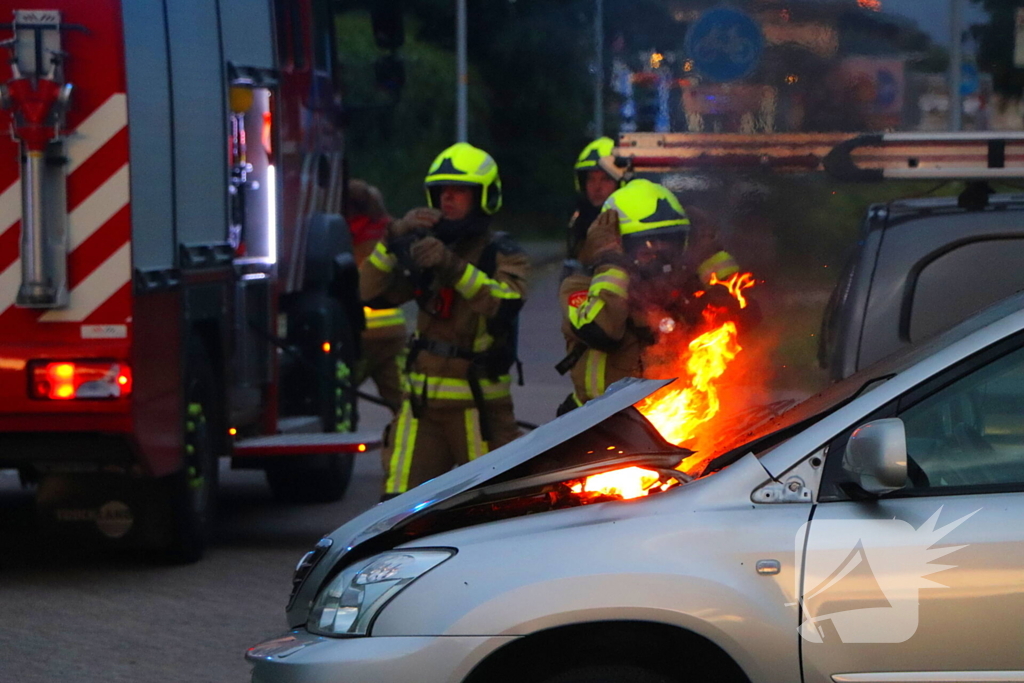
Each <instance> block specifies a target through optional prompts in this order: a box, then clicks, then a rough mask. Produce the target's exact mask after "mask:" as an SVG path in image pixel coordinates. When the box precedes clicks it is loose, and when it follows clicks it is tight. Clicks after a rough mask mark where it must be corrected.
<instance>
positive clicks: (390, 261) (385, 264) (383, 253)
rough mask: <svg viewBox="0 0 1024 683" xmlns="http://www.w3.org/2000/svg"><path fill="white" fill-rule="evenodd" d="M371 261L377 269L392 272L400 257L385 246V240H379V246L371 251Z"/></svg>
mask: <svg viewBox="0 0 1024 683" xmlns="http://www.w3.org/2000/svg"><path fill="white" fill-rule="evenodd" d="M369 261H370V264H371V265H373V267H374V268H376V269H377V270H380V271H383V272H385V273H390V272H391V271H392V270H394V269H395V265H396V264H397V263H398V258H397V257H396V256H395V255H394V254H392V253H391V252H390V251H388V248H387V247H385V246H384V243H383V242H377V246H376V247H374V248H373V251H372V252H370V259H369Z"/></svg>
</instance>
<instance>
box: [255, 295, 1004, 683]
mask: <svg viewBox="0 0 1024 683" xmlns="http://www.w3.org/2000/svg"><path fill="white" fill-rule="evenodd" d="M965 286H966V285H965ZM662 384H663V383H661V382H655V381H639V380H634V381H626V382H623V383H621V384H620V385H619V386H618V387H616V390H615V391H613V392H610V393H609V394H607V395H606V396H604V397H602V398H601V399H599V400H596V401H593V402H592V403H590V404H588V405H587V406H585V407H584V408H582V409H580V410H577V411H575V412H573V413H570V414H569V415H566V416H564V417H562V418H560V419H558V420H555V421H554V422H552V423H550V424H547V425H545V426H544V427H542V428H540V429H538V430H536V431H534V432H533V433H531V434H529V435H527V436H526V437H524V438H522V439H520V440H518V441H516V442H514V443H512V444H510V445H508V446H506V447H504V448H502V449H499V450H497V451H494V452H492V453H490V454H488V455H487V456H485V457H483V458H480V459H478V460H476V461H474V462H471V463H469V464H468V465H465V466H463V467H461V468H459V469H457V470H454V471H452V472H449V473H448V474H446V475H444V476H442V477H439V478H437V479H435V480H432V481H430V482H427V483H426V484H424V485H422V486H420V487H418V488H416V489H414V490H412V491H410V492H408V493H407V494H405V495H403V496H401V497H399V498H396V499H394V500H391V501H389V502H387V503H383V504H381V505H378V506H376V507H374V508H372V509H370V510H368V511H367V512H365V513H364V514H362V515H361V516H359V517H357V518H355V519H353V520H352V521H351V522H349V523H348V524H346V525H345V526H343V527H341V528H340V529H338V530H337V531H335V532H334V533H332V534H331V535H330V536H328V537H325V538H324V539H323V540H321V541H320V543H318V544H317V546H316V548H315V549H314V550H312V551H311V552H310V553H308V554H307V555H306V556H305V557H304V558H303V559H302V562H301V563H300V564H299V567H298V568H297V571H296V575H295V579H294V582H295V585H294V588H293V595H292V599H291V603H290V604H289V606H288V619H289V623H290V625H291V626H292V629H293V630H291V631H290V632H288V633H287V634H285V635H284V636H282V637H280V638H277V639H275V640H270V641H268V642H265V643H262V644H260V645H258V646H256V647H254V648H252V649H250V651H249V652H248V655H247V657H248V659H249V661H250V662H251V663H252V664H253V665H254V670H253V680H254V681H258V682H260V683H271V682H274V683H283V682H285V681H294V682H304V681H335V682H341V683H344V682H348V681H351V682H353V683H372V682H375V681H380V682H382V683H383V682H389V683H390V682H396V681H410V682H416V683H433V682H437V683H441V682H442V681H444V682H455V681H470V682H473V683H482V682H487V683H493V682H502V681H546V682H550V683H605V682H611V681H624V682H632V683H659V682H661V683H667V682H672V681H680V682H681V681H722V682H725V681H728V682H732V681H754V682H757V683H769V682H778V683H793V682H794V681H836V682H839V681H842V682H854V681H859V682H873V683H874V682H879V683H880V682H883V681H902V682H911V681H913V682H922V683H923V682H925V681H958V682H961V683H966V682H974V683H980V682H982V681H1024V296H1020V295H1018V296H1016V297H1013V298H1011V299H1008V300H1006V301H1005V302H1003V303H1001V304H998V305H996V306H994V307H993V308H990V309H988V310H986V311H984V312H983V313H981V314H979V315H977V316H975V317H974V318H972V319H971V320H969V321H967V322H965V323H963V324H961V325H960V326H958V327H957V328H955V329H953V330H951V331H950V332H947V333H945V334H944V335H942V336H941V337H938V338H935V339H934V340H932V341H931V342H928V343H925V344H923V345H919V346H916V347H912V348H910V349H908V350H906V351H904V352H903V353H901V354H900V355H898V356H894V357H891V358H889V359H887V360H885V361H883V362H881V363H879V364H876V365H874V366H872V367H870V368H868V369H867V370H865V371H862V372H860V373H858V374H856V375H854V376H852V377H850V378H849V379H847V380H844V381H843V382H841V383H839V384H835V385H833V386H832V387H831V388H829V389H828V390H827V391H825V392H824V393H822V394H819V395H817V396H815V397H813V398H811V399H809V400H808V401H806V402H804V403H802V404H800V405H799V406H796V407H794V408H792V409H790V410H789V411H787V412H785V413H783V414H782V415H780V416H777V417H774V418H771V419H769V420H767V421H766V422H764V423H763V424H758V425H753V426H752V427H751V428H750V430H749V431H748V432H747V433H746V434H745V436H744V437H741V438H737V439H735V441H734V445H733V444H729V445H727V446H726V447H725V448H723V450H722V451H721V452H720V453H716V456H717V457H716V458H715V459H714V460H712V461H711V462H710V463H709V465H708V466H707V467H706V469H705V470H704V471H703V472H702V473H701V475H700V476H699V477H696V478H694V479H692V480H691V479H690V477H687V476H685V475H682V474H680V473H679V472H678V471H676V470H675V469H674V468H675V467H676V466H677V465H678V464H679V462H680V460H681V459H682V458H683V457H685V456H687V455H688V452H686V451H684V450H681V449H678V448H675V447H673V446H670V445H668V444H667V443H666V442H664V441H662V440H661V438H660V437H659V436H658V434H657V433H656V432H655V431H654V430H653V428H651V426H650V425H649V424H648V423H647V422H646V420H644V419H643V418H642V417H641V416H640V415H639V413H638V412H636V410H635V409H633V408H632V407H631V406H632V405H633V404H634V403H636V402H637V401H638V400H640V399H641V398H643V397H645V396H647V395H648V394H650V393H651V392H653V391H655V390H657V389H658V388H659V387H660V386H662ZM629 467H640V468H643V469H645V470H647V471H648V472H649V473H653V474H652V475H650V476H651V477H653V480H651V479H648V480H645V484H644V493H646V495H644V496H642V497H637V498H634V499H631V500H618V499H616V498H617V496H616V495H614V493H615V492H611V493H607V494H594V495H590V496H589V497H588V496H587V495H584V494H583V493H581V488H582V487H581V482H586V481H588V477H590V476H594V475H596V474H599V473H605V472H609V471H614V470H624V469H625V468H629ZM618 497H620V498H621V496H618ZM939 572H941V573H939Z"/></svg>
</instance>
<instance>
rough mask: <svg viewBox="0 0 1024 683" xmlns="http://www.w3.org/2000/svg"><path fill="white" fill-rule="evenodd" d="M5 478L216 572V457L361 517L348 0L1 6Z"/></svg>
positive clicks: (53, 508) (75, 524)
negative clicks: (206, 561)
mask: <svg viewBox="0 0 1024 683" xmlns="http://www.w3.org/2000/svg"><path fill="white" fill-rule="evenodd" d="M2 21H7V22H9V23H6V24H3V25H2V26H0V38H2V39H3V40H4V42H3V43H0V46H2V48H4V49H6V50H7V51H8V52H9V54H10V60H9V62H5V63H4V65H3V66H0V82H2V83H3V84H4V85H3V87H2V91H0V99H2V105H3V109H4V112H3V113H2V114H0V119H4V127H7V125H8V124H9V134H7V135H4V136H3V137H0V468H16V469H17V470H18V471H19V472H20V475H21V478H22V481H23V482H25V483H26V484H31V485H35V486H37V506H38V508H39V510H40V513H41V517H40V519H41V520H42V521H43V523H44V524H46V525H48V526H49V525H52V526H53V527H55V528H57V529H61V528H83V529H86V530H88V533H94V532H95V533H96V535H97V537H98V538H101V539H106V540H107V542H112V543H117V544H125V545H131V546H135V545H142V546H148V547H161V548H164V549H166V550H168V551H169V552H170V553H171V555H172V556H173V557H176V558H180V559H182V560H186V561H189V560H195V559H197V558H198V557H199V556H200V555H201V553H202V550H203V546H204V541H205V538H206V537H207V534H208V531H209V527H210V522H211V518H212V514H213V511H214V508H215V503H216V496H215V492H216V486H217V479H218V476H217V472H218V456H230V458H231V464H232V466H234V467H251V468H261V469H264V470H266V473H267V479H268V481H269V483H270V486H271V488H272V489H273V491H274V493H275V494H276V495H277V496H278V497H280V498H283V499H286V500H292V501H328V500H333V499H337V498H339V497H340V496H341V495H342V494H343V493H344V490H345V488H346V486H347V484H348V480H349V477H350V474H351V467H352V457H353V455H352V454H353V453H356V452H361V451H365V450H366V449H367V448H368V447H370V446H372V444H371V443H370V441H372V439H367V438H364V437H363V436H361V435H359V434H355V433H354V426H355V425H354V421H355V412H354V405H355V404H354V401H355V396H354V393H353V391H352V389H351V386H350V385H349V384H348V381H347V380H348V375H349V371H350V368H351V367H352V365H353V363H354V362H355V361H356V360H357V354H358V348H357V344H358V342H357V339H358V329H359V327H360V325H361V324H362V318H361V316H362V310H361V308H360V306H359V305H358V296H357V294H356V292H355V289H356V286H357V282H356V269H355V265H354V263H353V261H352V257H351V254H350V251H351V249H350V243H349V241H350V238H349V233H348V229H347V227H346V225H345V223H344V221H343V219H342V218H341V214H342V205H343V202H344V194H345V189H344V188H345V166H344V160H343V148H342V136H341V130H340V121H341V116H340V111H341V110H340V106H341V99H340V93H339V89H338V87H337V82H338V77H337V76H338V74H337V64H336V60H335V36H334V28H333V13H332V10H331V8H330V3H329V1H328V0H255V1H254V0H187V1H179V0H173V1H172V0H91V1H90V2H81V1H79V0H46V1H45V2H42V1H41V0H2V2H0V22H2Z"/></svg>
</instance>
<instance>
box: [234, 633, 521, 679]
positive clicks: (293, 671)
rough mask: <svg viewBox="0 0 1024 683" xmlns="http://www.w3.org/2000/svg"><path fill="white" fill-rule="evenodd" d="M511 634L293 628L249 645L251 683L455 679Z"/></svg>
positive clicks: (469, 669)
mask: <svg viewBox="0 0 1024 683" xmlns="http://www.w3.org/2000/svg"><path fill="white" fill-rule="evenodd" d="M515 639H516V636H440V637H436V636H380V637H377V636H370V637H365V638H323V637H320V636H315V635H312V634H310V633H309V632H307V631H305V630H304V629H298V630H295V631H290V632H289V633H287V634H285V635H283V636H281V637H280V638H275V639H274V640H269V641H267V642H264V643H260V644H259V645H256V646H254V647H251V648H249V651H248V652H247V653H246V655H245V658H246V659H247V660H248V661H249V662H250V663H252V664H253V672H252V681H253V683H328V682H330V683H350V682H351V683H376V682H378V681H379V682H380V683H402V682H403V681H414V682H415V683H455V682H456V681H461V680H463V679H464V678H465V677H466V676H467V675H469V673H470V672H471V671H472V670H473V668H474V667H475V666H476V665H477V664H479V663H480V662H481V661H482V660H483V659H484V658H485V657H487V655H489V654H490V653H492V652H494V651H495V650H497V649H498V648H499V647H501V646H502V645H504V644H506V643H509V642H511V641H513V640H515Z"/></svg>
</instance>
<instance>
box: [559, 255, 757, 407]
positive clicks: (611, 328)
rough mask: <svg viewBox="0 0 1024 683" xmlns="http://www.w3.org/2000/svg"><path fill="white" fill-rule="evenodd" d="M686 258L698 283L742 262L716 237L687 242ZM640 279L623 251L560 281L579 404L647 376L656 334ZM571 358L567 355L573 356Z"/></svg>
mask: <svg viewBox="0 0 1024 683" xmlns="http://www.w3.org/2000/svg"><path fill="white" fill-rule="evenodd" d="M687 252H689V253H687V254H686V259H685V260H688V261H690V262H692V263H695V264H696V267H695V268H694V269H693V270H694V271H695V275H696V278H694V277H693V275H691V276H690V278H691V279H693V280H694V281H695V282H697V278H699V283H698V286H700V283H703V285H704V286H707V285H708V284H709V283H710V282H711V279H712V275H715V276H716V277H717V278H718V279H725V278H728V277H730V276H732V275H733V274H735V273H736V272H738V270H739V267H738V265H737V264H736V261H735V260H734V259H733V257H732V256H731V255H730V254H729V253H728V252H726V251H724V250H722V249H721V248H719V247H718V246H717V244H714V243H706V244H703V245H701V247H700V249H699V250H697V249H694V248H693V245H690V246H688V247H687ZM642 288H643V287H642V283H641V282H640V281H639V276H638V274H637V273H636V271H635V269H634V268H633V267H632V266H631V264H630V263H629V261H628V259H627V258H626V257H625V256H624V255H623V254H621V253H618V254H613V255H611V256H609V257H606V258H604V259H603V260H602V262H600V263H598V264H597V265H596V267H594V269H593V272H592V274H589V275H588V274H584V273H575V274H572V275H569V276H568V277H567V278H565V279H564V280H563V281H562V284H561V287H560V289H559V302H560V304H561V307H562V312H563V320H562V333H563V335H564V336H565V338H566V343H567V349H568V350H569V352H570V356H569V358H572V359H573V360H572V361H570V363H571V377H572V383H573V390H574V393H573V400H574V401H575V403H576V405H577V406H580V405H583V404H584V403H586V402H587V401H589V400H591V399H593V398H596V397H598V396H600V395H601V394H603V393H604V392H605V390H606V389H607V388H608V386H609V385H611V384H613V383H614V382H616V381H618V380H620V379H623V378H625V377H645V374H644V351H645V349H647V348H648V347H649V346H651V345H652V344H654V343H655V341H656V340H657V336H656V335H657V330H653V329H651V327H650V325H649V322H648V319H647V318H648V310H647V309H648V307H649V305H650V298H649V297H647V296H641V295H638V291H639V290H641V289H642ZM569 358H567V360H569Z"/></svg>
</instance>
